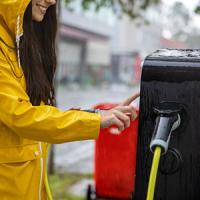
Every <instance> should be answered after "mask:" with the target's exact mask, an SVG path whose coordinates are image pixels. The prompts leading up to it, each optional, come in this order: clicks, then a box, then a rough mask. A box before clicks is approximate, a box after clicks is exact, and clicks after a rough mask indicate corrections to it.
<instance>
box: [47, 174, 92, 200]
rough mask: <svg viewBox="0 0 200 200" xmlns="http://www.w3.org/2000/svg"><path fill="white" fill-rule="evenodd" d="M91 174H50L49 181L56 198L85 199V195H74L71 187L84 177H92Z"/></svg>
mask: <svg viewBox="0 0 200 200" xmlns="http://www.w3.org/2000/svg"><path fill="white" fill-rule="evenodd" d="M92 177H93V175H91V174H75V173H65V174H60V175H59V174H55V175H51V176H49V183H50V187H51V191H52V194H53V199H56V200H84V199H85V197H79V196H74V195H72V194H71V193H70V187H71V186H73V185H74V184H76V183H78V182H79V181H81V180H83V179H92Z"/></svg>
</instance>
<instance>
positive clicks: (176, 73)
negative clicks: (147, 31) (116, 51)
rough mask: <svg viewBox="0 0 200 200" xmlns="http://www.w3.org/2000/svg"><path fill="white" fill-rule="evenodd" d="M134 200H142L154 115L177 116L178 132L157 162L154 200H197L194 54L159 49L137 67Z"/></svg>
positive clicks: (199, 111)
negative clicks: (139, 83)
mask: <svg viewBox="0 0 200 200" xmlns="http://www.w3.org/2000/svg"><path fill="white" fill-rule="evenodd" d="M140 92H141V96H140V115H139V133H138V147H137V167H136V187H135V193H134V198H133V199H134V200H145V199H146V194H147V187H148V181H149V174H150V169H151V163H152V157H153V153H152V151H151V150H150V143H151V140H152V137H153V132H154V128H155V126H156V118H157V116H158V111H159V112H160V111H162V110H163V109H164V110H165V111H166V110H167V111H168V110H170V112H171V111H172V112H173V111H174V112H178V113H179V115H180V119H181V123H180V126H179V127H178V128H177V129H176V130H175V131H174V132H173V133H172V134H171V137H170V141H169V147H168V149H167V152H164V153H163V155H162V156H161V160H160V164H159V169H158V175H157V181H156V186H155V195H154V200H199V199H200V50H198V49H195V50H192V49H184V50H172V49H163V50H158V51H156V52H155V53H153V54H151V55H150V56H148V57H147V58H146V59H145V61H144V64H143V70H142V80H141V91H140Z"/></svg>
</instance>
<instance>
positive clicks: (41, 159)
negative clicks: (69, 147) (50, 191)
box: [39, 142, 44, 200]
mask: <svg viewBox="0 0 200 200" xmlns="http://www.w3.org/2000/svg"><path fill="white" fill-rule="evenodd" d="M39 148H40V153H41V155H42V143H41V142H40V143H39ZM43 165H44V163H43V158H42V156H41V158H40V184H39V200H42V178H43Z"/></svg>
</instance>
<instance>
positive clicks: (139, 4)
mask: <svg viewBox="0 0 200 200" xmlns="http://www.w3.org/2000/svg"><path fill="white" fill-rule="evenodd" d="M64 1H65V3H66V5H67V7H68V8H69V7H70V4H71V3H72V2H74V1H80V2H81V5H82V8H83V10H89V9H90V8H91V7H93V8H95V10H96V11H99V10H100V9H102V8H110V9H112V10H113V12H114V13H116V14H118V15H119V10H120V14H126V15H128V16H130V17H131V18H135V17H138V16H140V14H139V13H140V11H142V10H145V9H146V8H148V7H149V6H150V5H152V4H158V3H160V0H143V1H142V0H64Z"/></svg>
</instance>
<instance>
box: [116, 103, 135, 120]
mask: <svg viewBox="0 0 200 200" xmlns="http://www.w3.org/2000/svg"><path fill="white" fill-rule="evenodd" d="M115 110H118V111H120V112H123V113H124V114H126V115H128V116H129V117H131V119H132V120H134V119H135V118H136V117H137V113H136V111H135V109H134V107H133V106H117V107H116V108H115Z"/></svg>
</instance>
